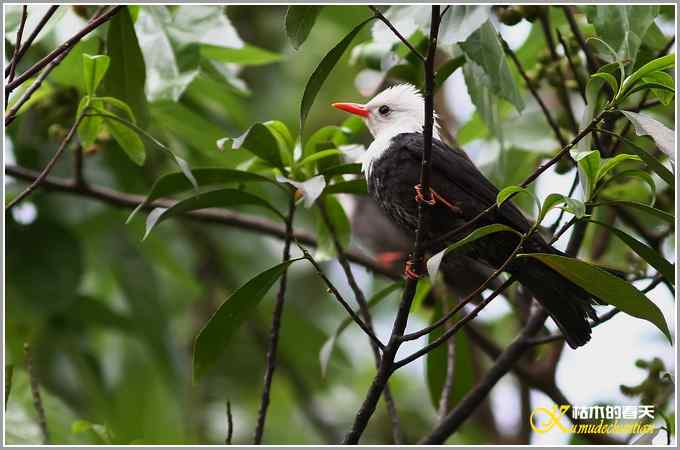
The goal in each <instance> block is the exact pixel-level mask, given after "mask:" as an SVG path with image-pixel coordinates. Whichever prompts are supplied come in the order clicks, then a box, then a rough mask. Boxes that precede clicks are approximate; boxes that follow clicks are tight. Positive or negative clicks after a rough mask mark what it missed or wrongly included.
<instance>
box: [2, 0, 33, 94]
mask: <svg viewBox="0 0 680 450" xmlns="http://www.w3.org/2000/svg"><path fill="white" fill-rule="evenodd" d="M27 18H28V6H22V7H21V23H19V29H18V30H17V38H16V43H15V45H14V54H13V55H12V61H11V63H10V65H9V78H8V80H7V82H8V83H11V82H12V80H13V79H14V75H15V74H16V70H17V63H18V62H19V50H20V49H21V39H22V38H23V35H24V26H26V19H27ZM8 102H9V96H5V107H7V103H8Z"/></svg>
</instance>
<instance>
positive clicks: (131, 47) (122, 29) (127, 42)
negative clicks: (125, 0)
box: [103, 8, 149, 128]
mask: <svg viewBox="0 0 680 450" xmlns="http://www.w3.org/2000/svg"><path fill="white" fill-rule="evenodd" d="M106 44H107V49H106V53H107V54H108V55H109V57H110V58H111V66H110V67H109V70H108V72H107V73H106V77H105V78H104V85H103V90H104V92H106V94H107V95H109V96H111V97H114V98H117V99H119V100H121V101H123V102H125V103H126V104H127V105H129V106H130V108H131V109H132V111H134V115H135V117H136V118H137V121H138V123H139V124H140V126H141V127H142V128H146V125H147V124H148V122H149V110H148V106H147V103H146V93H145V92H144V85H145V83H146V64H145V62H144V56H143V55H142V50H141V48H140V46H139V41H138V40H137V33H136V32H135V28H134V25H133V23H132V18H131V17H130V12H129V11H128V9H127V8H124V10H123V11H120V12H119V13H118V14H116V15H115V16H114V17H113V19H111V22H110V23H109V29H108V33H107V38H106Z"/></svg>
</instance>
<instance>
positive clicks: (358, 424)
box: [344, 5, 440, 444]
mask: <svg viewBox="0 0 680 450" xmlns="http://www.w3.org/2000/svg"><path fill="white" fill-rule="evenodd" d="M439 10H440V9H439V5H433V6H432V20H431V21H430V39H429V45H428V51H427V58H426V59H425V96H424V97H425V124H424V127H423V137H424V145H423V156H422V162H421V167H420V186H421V188H422V189H423V192H430V158H431V153H432V132H433V126H434V105H433V103H434V56H435V52H436V49H437V35H438V34H439V21H440V15H439ZM428 216H429V214H428V211H427V209H426V206H425V204H424V203H422V202H421V203H420V204H419V206H418V225H417V228H416V237H415V242H414V245H413V259H412V261H413V262H414V263H415V265H416V270H418V271H419V270H420V267H419V266H420V265H421V262H422V261H421V260H422V258H423V255H424V246H423V238H424V235H425V232H426V230H427V227H428V224H429V220H428V219H429V217H428ZM416 285H417V280H415V279H411V278H409V279H408V281H407V282H406V287H405V288H404V291H403V293H402V299H401V302H400V304H399V309H398V311H397V316H396V318H395V319H394V324H393V326H392V336H391V338H390V340H389V342H388V344H387V346H386V347H385V349H384V350H383V355H382V359H381V361H380V367H379V368H378V373H377V374H376V375H375V378H374V379H373V382H372V384H371V387H370V388H369V390H368V393H367V394H366V398H365V399H364V402H363V403H362V405H361V407H360V408H359V411H358V412H357V414H356V417H355V419H354V424H353V425H352V429H351V430H350V432H349V433H348V434H347V436H346V437H345V440H344V444H357V443H358V442H359V438H360V437H361V435H362V433H363V432H364V430H365V429H366V425H367V424H368V421H369V419H370V418H371V416H372V415H373V412H374V411H375V407H376V405H377V403H378V399H379V398H380V394H381V393H382V391H383V389H384V388H385V385H386V384H387V381H388V380H389V377H390V375H391V374H392V372H393V368H392V366H393V364H394V358H395V357H396V354H397V351H398V350H399V346H400V345H401V339H400V337H401V336H402V335H403V334H404V330H405V329H406V324H407V322H408V315H409V312H410V310H411V304H412V303H413V297H414V296H415V292H416Z"/></svg>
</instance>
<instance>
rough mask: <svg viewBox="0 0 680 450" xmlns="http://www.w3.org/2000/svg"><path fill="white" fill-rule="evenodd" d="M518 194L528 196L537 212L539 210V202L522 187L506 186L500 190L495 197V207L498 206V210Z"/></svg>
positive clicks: (531, 193)
mask: <svg viewBox="0 0 680 450" xmlns="http://www.w3.org/2000/svg"><path fill="white" fill-rule="evenodd" d="M518 192H522V193H525V194H527V195H529V196H530V197H531V198H533V199H534V201H535V202H536V205H537V206H538V209H539V210H540V209H541V202H539V201H538V198H536V195H534V193H533V192H531V191H530V190H529V189H527V188H523V187H522V186H508V187H505V188H503V189H501V191H500V192H499V193H498V195H496V205H498V207H499V208H500V207H501V206H502V205H503V203H505V202H506V201H507V200H508V199H509V198H510V197H511V196H514V195H515V194H517V193H518Z"/></svg>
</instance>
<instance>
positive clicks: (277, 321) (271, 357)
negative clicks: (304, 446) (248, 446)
mask: <svg viewBox="0 0 680 450" xmlns="http://www.w3.org/2000/svg"><path fill="white" fill-rule="evenodd" d="M294 217H295V192H294V191H291V192H290V198H289V201H288V215H287V216H286V237H285V239H284V243H283V258H282V262H287V261H288V260H290V244H291V242H292V240H293V220H294ZM287 283H288V268H286V269H284V271H283V274H282V275H281V281H280V283H279V292H278V293H277V295H276V304H275V306H274V313H273V314H272V326H271V331H270V333H269V345H268V347H267V362H266V368H265V374H264V387H263V389H262V397H261V399H260V409H259V411H258V413H257V422H256V425H255V435H254V437H253V444H255V445H259V444H261V443H262V435H263V434H264V423H265V420H266V418H267V409H268V408H269V393H270V391H271V386H272V380H273V378H274V370H275V369H276V351H277V348H278V343H279V333H280V330H281V317H282V316H283V306H284V303H285V300H286V285H287Z"/></svg>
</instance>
